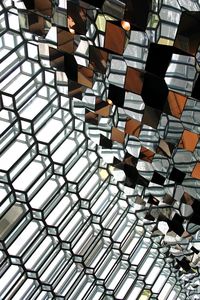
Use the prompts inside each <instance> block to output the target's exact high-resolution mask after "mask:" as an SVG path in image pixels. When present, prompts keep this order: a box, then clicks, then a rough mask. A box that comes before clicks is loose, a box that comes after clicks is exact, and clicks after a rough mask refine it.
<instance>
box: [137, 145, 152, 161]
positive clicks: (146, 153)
mask: <svg viewBox="0 0 200 300" xmlns="http://www.w3.org/2000/svg"><path fill="white" fill-rule="evenodd" d="M154 155H155V153H154V152H153V151H151V150H149V149H147V148H145V147H143V146H142V147H141V149H140V156H139V158H140V159H142V160H144V161H147V162H150V163H151V162H152V160H153V158H154Z"/></svg>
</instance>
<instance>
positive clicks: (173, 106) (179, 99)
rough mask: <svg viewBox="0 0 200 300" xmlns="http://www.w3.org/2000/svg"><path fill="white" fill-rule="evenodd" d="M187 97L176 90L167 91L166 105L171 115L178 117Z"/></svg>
mask: <svg viewBox="0 0 200 300" xmlns="http://www.w3.org/2000/svg"><path fill="white" fill-rule="evenodd" d="M186 101H187V97H186V96H184V95H181V94H178V93H176V92H172V91H169V94H168V105H169V108H170V112H169V113H171V114H172V116H174V117H176V118H180V117H181V115H182V112H183V109H184V107H185V103H186Z"/></svg>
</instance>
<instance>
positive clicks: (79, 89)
mask: <svg viewBox="0 0 200 300" xmlns="http://www.w3.org/2000/svg"><path fill="white" fill-rule="evenodd" d="M85 90H86V87H84V86H82V85H80V84H79V83H77V82H75V81H72V80H68V97H76V98H78V99H80V100H82V93H83V92H84V91H85Z"/></svg>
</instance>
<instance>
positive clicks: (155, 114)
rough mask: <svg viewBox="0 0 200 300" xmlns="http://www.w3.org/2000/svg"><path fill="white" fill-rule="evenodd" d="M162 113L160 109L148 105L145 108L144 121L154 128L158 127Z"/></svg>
mask: <svg viewBox="0 0 200 300" xmlns="http://www.w3.org/2000/svg"><path fill="white" fill-rule="evenodd" d="M160 115H161V111H160V110H158V109H155V108H153V107H150V106H148V105H146V106H145V109H144V114H143V118H142V123H143V124H145V125H148V126H150V127H152V128H154V129H157V127H158V123H159V121H160Z"/></svg>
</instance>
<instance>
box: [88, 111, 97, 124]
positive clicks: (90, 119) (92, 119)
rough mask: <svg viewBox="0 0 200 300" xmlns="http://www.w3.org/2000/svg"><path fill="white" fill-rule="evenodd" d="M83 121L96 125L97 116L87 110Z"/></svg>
mask: <svg viewBox="0 0 200 300" xmlns="http://www.w3.org/2000/svg"><path fill="white" fill-rule="evenodd" d="M85 121H86V122H87V123H90V124H93V125H98V123H99V119H98V115H97V114H95V113H93V112H92V111H88V110H87V111H86V113H85Z"/></svg>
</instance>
